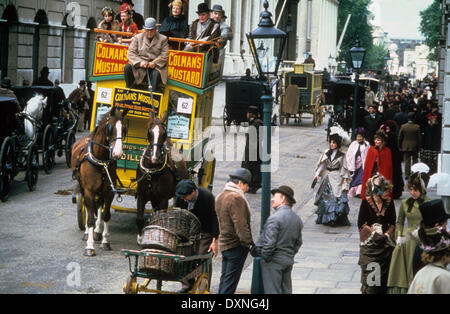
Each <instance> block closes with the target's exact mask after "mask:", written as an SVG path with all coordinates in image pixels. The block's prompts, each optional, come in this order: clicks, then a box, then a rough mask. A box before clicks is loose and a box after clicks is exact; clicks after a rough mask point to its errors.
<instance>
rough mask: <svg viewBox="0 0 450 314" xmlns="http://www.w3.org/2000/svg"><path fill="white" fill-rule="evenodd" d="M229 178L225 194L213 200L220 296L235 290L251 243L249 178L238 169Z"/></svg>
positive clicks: (242, 170)
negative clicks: (217, 229) (217, 239)
mask: <svg viewBox="0 0 450 314" xmlns="http://www.w3.org/2000/svg"><path fill="white" fill-rule="evenodd" d="M229 177H230V180H229V181H228V182H227V184H226V185H225V189H224V191H223V192H222V193H220V194H219V195H218V196H217V197H216V213H217V218H218V219H219V230H220V235H219V242H220V243H219V244H220V251H221V252H222V274H221V277H220V283H219V294H233V293H234V292H235V291H236V287H237V285H238V283H239V280H240V278H241V273H242V269H243V267H244V263H245V259H246V258H247V255H248V252H249V249H250V247H251V246H253V244H254V242H253V238H252V231H251V225H250V217H251V213H250V205H249V204H248V202H247V199H246V197H245V193H247V191H248V186H249V183H250V182H251V180H252V175H251V173H250V171H248V170H247V169H243V168H239V169H238V170H236V171H235V172H234V173H232V174H230V175H229Z"/></svg>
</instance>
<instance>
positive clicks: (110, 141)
mask: <svg viewBox="0 0 450 314" xmlns="http://www.w3.org/2000/svg"><path fill="white" fill-rule="evenodd" d="M111 118H112V117H108V119H107V120H106V126H105V129H106V142H107V144H106V145H105V144H102V143H97V142H95V141H94V140H92V139H91V140H90V142H91V143H92V144H95V145H97V146H100V147H102V148H104V149H106V150H108V151H109V159H108V161H107V162H109V161H112V160H115V159H116V158H114V156H113V151H114V147H113V143H114V142H116V141H117V140H123V137H125V135H124V134H122V136H121V137H116V138H111V136H112V134H113V132H114V126H112V125H111V124H110V123H109V120H110V119H111ZM119 120H120V121H121V122H122V121H123V118H122V117H120V118H118V121H119ZM125 131H126V128H125Z"/></svg>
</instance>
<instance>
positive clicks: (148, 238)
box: [139, 226, 179, 253]
mask: <svg viewBox="0 0 450 314" xmlns="http://www.w3.org/2000/svg"><path fill="white" fill-rule="evenodd" d="M143 234H144V235H143V238H142V241H141V242H140V243H139V244H140V246H141V247H142V248H144V249H157V250H163V251H168V252H171V253H176V251H177V245H178V242H179V238H178V236H177V235H176V233H174V232H172V231H170V230H168V229H165V228H163V227H160V226H147V227H145V228H144V232H143Z"/></svg>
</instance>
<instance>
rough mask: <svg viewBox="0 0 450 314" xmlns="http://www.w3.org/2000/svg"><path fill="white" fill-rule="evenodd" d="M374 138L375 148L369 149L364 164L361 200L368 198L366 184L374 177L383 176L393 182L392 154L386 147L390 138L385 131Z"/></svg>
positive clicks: (379, 132) (380, 131)
mask: <svg viewBox="0 0 450 314" xmlns="http://www.w3.org/2000/svg"><path fill="white" fill-rule="evenodd" d="M374 138H375V146H371V147H370V148H369V151H368V152H367V157H366V161H365V162H364V172H363V181H362V188H361V199H365V198H366V183H367V181H368V180H369V179H370V178H371V177H373V176H374V175H376V174H381V175H382V176H383V177H384V178H385V179H387V180H389V182H392V152H391V150H390V149H389V147H387V146H386V142H387V139H388V137H387V135H386V133H385V132H384V131H383V130H379V131H377V133H375V136H374Z"/></svg>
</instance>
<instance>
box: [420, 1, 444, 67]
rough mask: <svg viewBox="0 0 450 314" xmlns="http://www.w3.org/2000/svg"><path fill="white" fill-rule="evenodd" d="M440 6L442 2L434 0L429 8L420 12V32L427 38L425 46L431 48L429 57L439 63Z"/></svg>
mask: <svg viewBox="0 0 450 314" xmlns="http://www.w3.org/2000/svg"><path fill="white" fill-rule="evenodd" d="M440 6H441V4H440V0H434V1H433V3H432V4H431V5H430V6H429V7H428V8H426V9H425V10H423V11H421V12H420V26H419V30H420V32H421V33H422V35H423V36H424V37H425V44H426V45H427V46H428V47H429V48H430V54H429V55H428V60H430V61H439V55H438V51H439V48H438V47H439V36H440V27H441V7H440Z"/></svg>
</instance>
